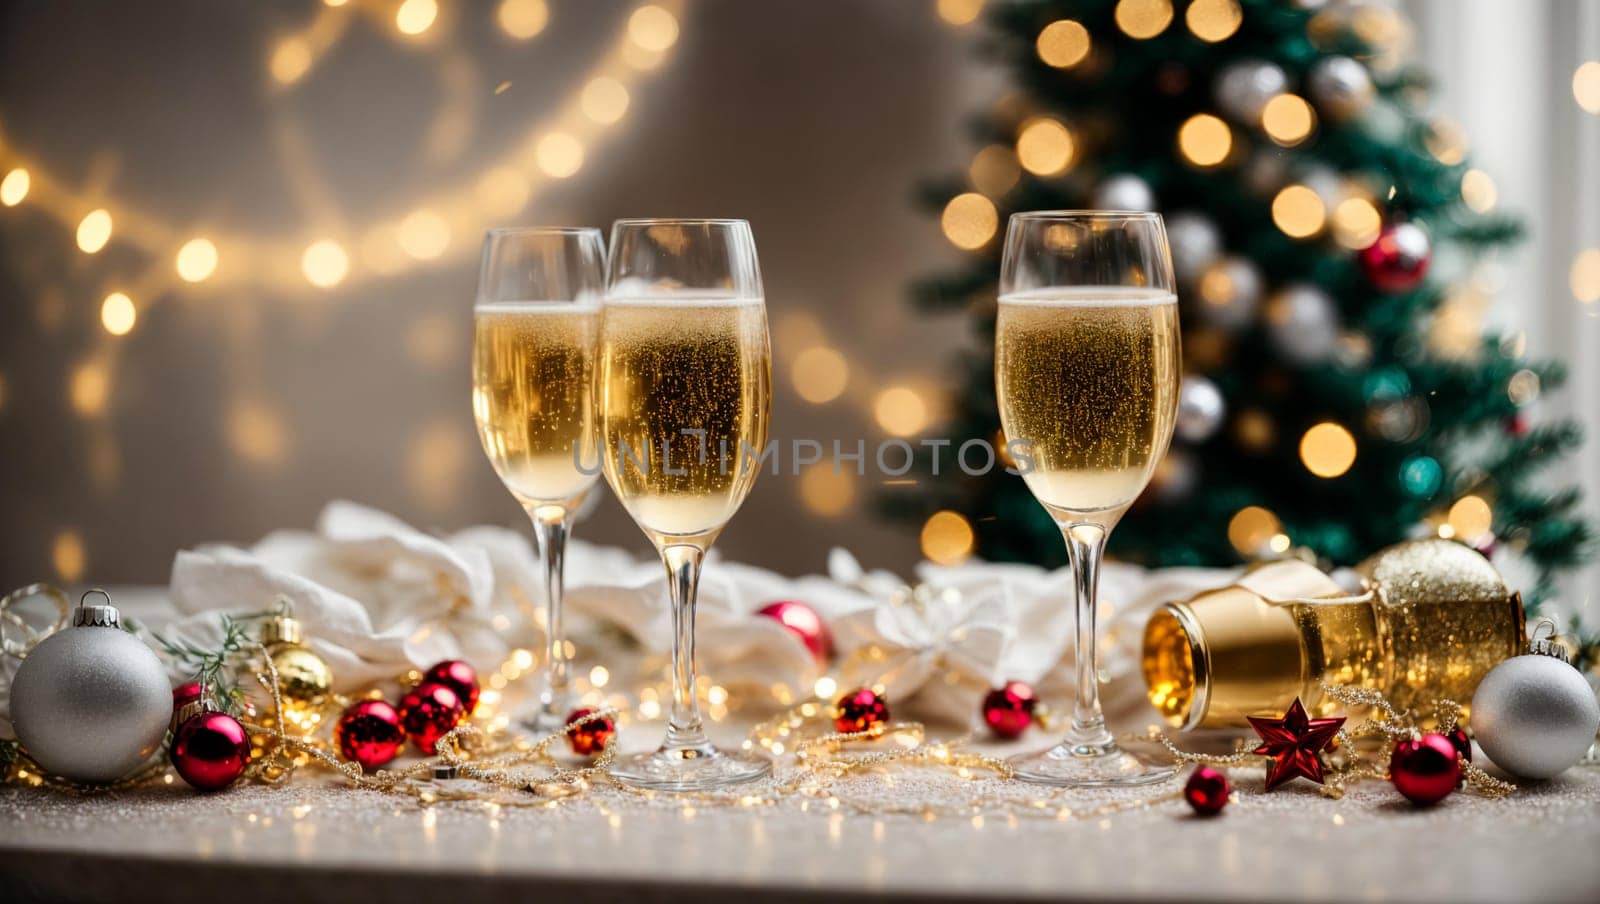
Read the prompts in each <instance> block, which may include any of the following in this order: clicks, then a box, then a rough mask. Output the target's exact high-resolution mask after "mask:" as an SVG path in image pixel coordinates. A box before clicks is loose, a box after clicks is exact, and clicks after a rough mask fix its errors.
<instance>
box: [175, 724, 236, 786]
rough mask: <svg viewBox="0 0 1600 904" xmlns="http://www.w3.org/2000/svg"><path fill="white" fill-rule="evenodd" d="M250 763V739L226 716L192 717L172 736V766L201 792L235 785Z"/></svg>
mask: <svg viewBox="0 0 1600 904" xmlns="http://www.w3.org/2000/svg"><path fill="white" fill-rule="evenodd" d="M249 762H250V735H249V734H247V733H246V732H245V730H244V726H243V725H240V724H239V720H238V719H235V718H234V717H232V716H230V715H228V714H227V713H219V712H205V713H197V714H195V715H193V716H190V717H189V718H188V719H187V720H185V721H184V723H183V724H182V725H179V726H178V730H177V732H176V733H175V734H173V736H172V765H173V767H174V768H176V769H177V770H178V775H180V776H182V777H183V780H184V781H186V782H188V783H189V784H190V785H193V786H194V787H196V788H198V789H200V790H201V791H216V790H219V789H222V788H226V787H228V786H229V785H231V784H233V781H234V779H236V778H238V777H239V776H240V774H241V773H243V772H244V767H245V764H246V763H249Z"/></svg>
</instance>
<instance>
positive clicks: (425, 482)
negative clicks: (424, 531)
mask: <svg viewBox="0 0 1600 904" xmlns="http://www.w3.org/2000/svg"><path fill="white" fill-rule="evenodd" d="M468 451H469V450H468V448H467V444H466V441H465V440H464V439H463V438H462V433H461V430H460V429H459V427H458V425H457V422H456V421H455V420H454V419H449V418H446V419H442V420H439V421H437V422H435V423H432V424H429V425H427V426H425V427H423V428H422V429H421V430H419V431H418V432H417V433H416V435H415V436H413V437H412V438H411V442H410V443H409V445H408V447H407V449H406V456H405V485H406V487H407V488H408V489H409V490H410V491H411V494H412V496H414V497H415V498H416V499H417V500H418V501H420V502H421V503H422V504H423V505H424V506H426V507H428V508H430V509H433V510H435V511H444V510H447V509H449V507H450V505H451V503H453V502H455V501H456V500H457V499H458V498H459V496H460V492H461V476H462V474H463V473H464V472H465V469H466V464H467V461H468V460H469V458H468Z"/></svg>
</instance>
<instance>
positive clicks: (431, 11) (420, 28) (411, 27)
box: [394, 0, 439, 36]
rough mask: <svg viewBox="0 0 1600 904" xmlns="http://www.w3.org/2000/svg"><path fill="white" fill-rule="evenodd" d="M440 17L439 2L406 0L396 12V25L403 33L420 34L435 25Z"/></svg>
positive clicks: (432, 0)
mask: <svg viewBox="0 0 1600 904" xmlns="http://www.w3.org/2000/svg"><path fill="white" fill-rule="evenodd" d="M438 17H439V4H438V3H436V2H434V0H405V2H404V3H401V4H400V7H399V8H398V9H396V10H395V12H394V24H395V27H396V28H398V29H400V33H401V34H403V35H412V36H415V35H420V34H422V33H423V32H425V31H427V30H428V29H429V28H431V27H432V26H433V21H434V20H435V19H437V18H438Z"/></svg>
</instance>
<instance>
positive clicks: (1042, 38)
mask: <svg viewBox="0 0 1600 904" xmlns="http://www.w3.org/2000/svg"><path fill="white" fill-rule="evenodd" d="M1089 46H1090V42H1089V30H1088V29H1087V28H1084V27H1083V26H1082V25H1081V24H1079V23H1077V22H1075V21H1073V20H1072V19H1057V20H1056V21H1054V22H1051V23H1050V24H1049V25H1046V26H1045V27H1044V28H1043V29H1042V30H1041V31H1040V32H1039V38H1038V40H1037V41H1035V42H1034V50H1035V51H1037V52H1038V54H1039V59H1040V60H1041V61H1043V62H1044V64H1045V65H1046V66H1054V67H1055V68H1057V69H1071V68H1072V67H1073V66H1076V65H1078V64H1079V63H1081V62H1083V60H1084V58H1085V57H1087V56H1088V55H1089Z"/></svg>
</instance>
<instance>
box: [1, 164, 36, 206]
mask: <svg viewBox="0 0 1600 904" xmlns="http://www.w3.org/2000/svg"><path fill="white" fill-rule="evenodd" d="M32 181H33V180H32V179H31V178H29V176H28V171H27V170H25V169H23V168H22V167H20V166H19V167H17V168H16V169H14V170H12V171H11V172H9V173H6V177H5V178H4V179H0V204H4V205H5V206H7V207H16V206H17V205H18V204H21V203H22V199H23V198H26V197H27V196H28V188H29V187H30V185H31V184H32Z"/></svg>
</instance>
